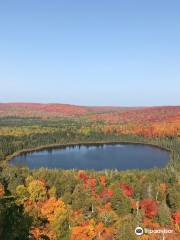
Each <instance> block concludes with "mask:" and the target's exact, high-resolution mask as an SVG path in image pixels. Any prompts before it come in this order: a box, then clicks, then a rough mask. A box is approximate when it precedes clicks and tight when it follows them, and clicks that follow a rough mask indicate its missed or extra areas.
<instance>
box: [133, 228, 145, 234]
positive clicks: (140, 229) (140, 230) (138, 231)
mask: <svg viewBox="0 0 180 240" xmlns="http://www.w3.org/2000/svg"><path fill="white" fill-rule="evenodd" d="M143 233H144V230H143V228H142V227H137V228H136V229H135V234H136V235H138V236H141V235H143Z"/></svg>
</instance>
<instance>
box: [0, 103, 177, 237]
mask: <svg viewBox="0 0 180 240" xmlns="http://www.w3.org/2000/svg"><path fill="white" fill-rule="evenodd" d="M97 142H102V143H103V142H120V143H121V142H126V143H144V144H151V145H155V146H159V147H162V148H165V149H167V150H168V151H169V152H170V160H169V163H168V164H167V166H166V167H165V168H161V169H158V168H155V169H150V170H138V169H134V170H127V171H117V170H116V169H115V170H108V169H105V170H103V171H93V170H88V171H87V170H73V169H72V170H63V169H54V170H52V169H46V168H40V169H36V170H30V169H28V168H27V167H23V166H13V165H10V164H9V163H8V161H9V160H10V159H11V158H12V157H13V156H16V155H18V154H20V153H21V152H23V151H25V152H26V151H31V150H35V149H39V148H44V147H52V146H58V145H66V144H81V143H97ZM137 226H141V227H142V228H143V229H153V230H156V229H170V230H172V232H171V233H170V234H162V233H152V234H147V233H144V234H143V235H142V236H137V235H136V234H135V232H134V230H135V228H136V227H137ZM0 239H3V240H26V239H31V240H137V239H139V240H161V239H167V240H178V239H180V107H178V106H177V107H149V108H148V107H141V108H118V107H83V106H72V105H63V104H25V103H17V104H14V103H12V104H0Z"/></svg>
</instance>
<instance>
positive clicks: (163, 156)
mask: <svg viewBox="0 0 180 240" xmlns="http://www.w3.org/2000/svg"><path fill="white" fill-rule="evenodd" d="M168 160H169V153H168V152H167V151H165V150H162V149H159V148H156V147H151V146H148V145H141V144H102V145H93V146H86V145H81V146H79V145H77V146H68V147H64V148H62V147H61V148H53V149H48V150H41V151H35V152H31V153H26V154H22V155H20V156H17V157H15V158H13V159H12V160H11V161H10V162H11V163H12V164H14V165H18V166H28V167H29V168H30V169H34V168H40V167H46V168H62V169H94V170H102V169H118V170H126V169H149V168H154V167H164V166H165V165H166V164H167V162H168Z"/></svg>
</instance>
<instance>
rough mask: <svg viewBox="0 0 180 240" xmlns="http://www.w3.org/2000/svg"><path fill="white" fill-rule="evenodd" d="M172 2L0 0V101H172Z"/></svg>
mask: <svg viewBox="0 0 180 240" xmlns="http://www.w3.org/2000/svg"><path fill="white" fill-rule="evenodd" d="M179 12H180V1H178V0H172V1H170V0H158V1H157V0H151V1H144V0H136V1H135V0H89V1H88V0H87V1H85V0H71V1H70V0H51V1H49V0H26V1H24V0H11V1H9V0H6V1H0V102H12V101H15V102H22V101H23V102H60V103H72V104H78V105H116V106H117V105H119V106H137V105H138V106H140V105H143V106H144V105H180V28H179V26H180V14H179Z"/></svg>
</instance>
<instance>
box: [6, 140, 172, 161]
mask: <svg viewBox="0 0 180 240" xmlns="http://www.w3.org/2000/svg"><path fill="white" fill-rule="evenodd" d="M116 144H135V145H136V144H137V145H143V146H151V147H155V148H158V149H161V150H165V151H167V152H169V160H170V154H171V150H170V149H168V148H165V147H162V146H159V145H158V144H152V143H144V142H133V141H90V142H88V141H86V142H71V143H64V144H50V145H46V146H39V147H36V148H30V149H22V150H20V151H17V152H15V153H13V154H12V155H9V156H7V157H6V158H5V160H4V161H5V162H9V161H11V160H13V158H15V157H18V156H21V155H23V154H27V153H33V152H38V151H42V150H51V149H53V148H54V149H56V148H57V149H58V148H66V147H75V146H79V147H80V146H95V145H96V146H98V145H116Z"/></svg>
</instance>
